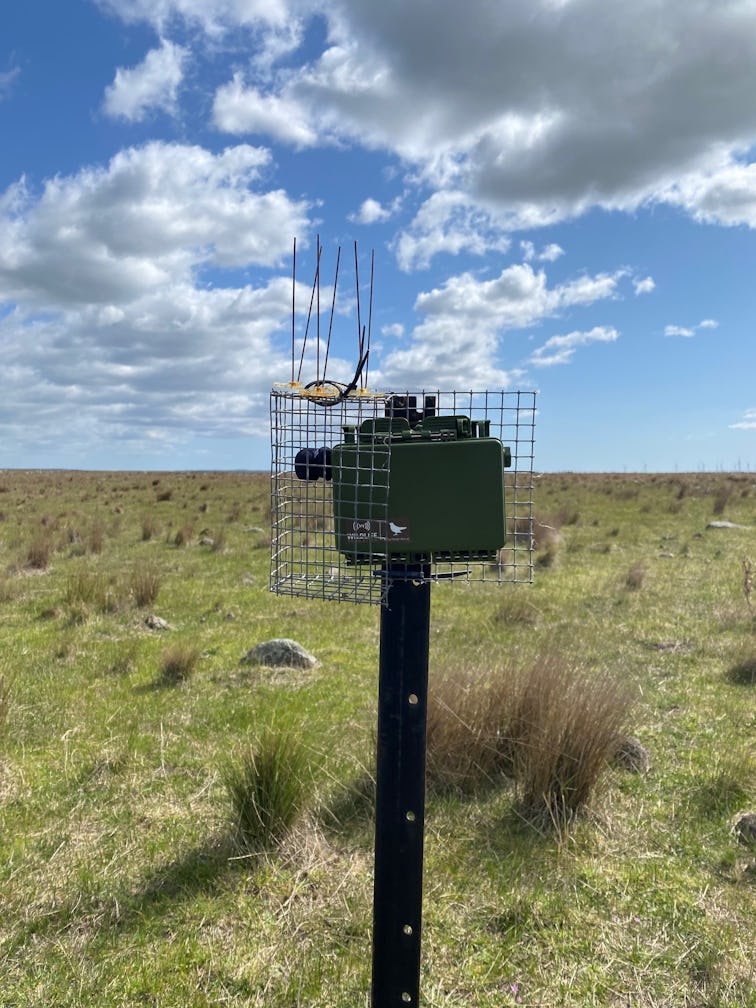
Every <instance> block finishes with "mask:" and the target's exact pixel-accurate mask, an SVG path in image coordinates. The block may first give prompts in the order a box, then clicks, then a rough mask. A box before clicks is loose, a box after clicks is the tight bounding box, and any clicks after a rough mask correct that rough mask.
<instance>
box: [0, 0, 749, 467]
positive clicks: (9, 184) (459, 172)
mask: <svg viewBox="0 0 756 1008" xmlns="http://www.w3.org/2000/svg"><path fill="white" fill-rule="evenodd" d="M755 94H756V0H698V2H696V3H691V2H690V0H636V2H635V3H634V4H626V3H619V2H618V0H610V2H607V0H507V2H506V3H505V2H501V3H491V2H489V0H470V2H468V3H465V4H457V3H445V4H444V3H439V2H438V0H434V2H430V0H413V2H411V3H407V0H402V2H398V0H382V2H381V3H380V4H376V3H375V2H374V0H370V2H368V0H67V2H65V3H61V2H60V0H27V2H26V3H24V4H20V3H19V4H17V3H14V4H4V5H2V7H0V136H2V138H3V141H2V146H1V147H0V350H1V352H0V382H1V385H0V388H2V395H0V467H4V468H8V467H19V468H34V467H63V468H105V469H215V468H219V469H223V468H265V467H267V464H268V457H269V455H268V449H267V406H268V392H269V390H270V387H271V384H272V383H273V382H276V381H280V380H287V379H288V378H289V376H290V363H289V362H290V342H289V341H290V332H291V318H290V311H291V250H292V242H293V239H294V237H296V239H297V248H298V281H299V285H298V291H297V302H298V305H299V306H300V308H301V309H304V308H306V305H307V301H308V299H309V293H310V285H311V283H312V279H313V275H314V267H315V248H316V235H317V234H320V238H321V243H322V245H323V253H322V260H321V263H322V268H321V278H322V289H321V303H322V305H323V306H324V317H323V321H322V331H323V332H325V331H326V329H327V326H328V311H329V310H330V284H331V283H332V279H333V274H334V268H335V261H336V251H337V248H338V247H339V246H341V247H342V268H341V276H340V282H339V285H338V292H337V300H336V316H335V322H334V328H333V344H332V347H331V357H330V358H329V361H330V362H329V376H330V377H332V378H334V379H339V378H345V377H348V376H349V375H350V374H351V370H353V368H354V364H355V358H356V343H357V340H356V333H357V324H356V314H355V300H356V299H355V286H354V267H353V257H354V251H353V248H354V242H355V241H356V242H357V243H358V249H359V257H360V279H361V298H362V305H363V321H364V315H365V305H366V303H367V296H368V292H367V281H368V279H369V271H370V254H371V250H374V251H375V289H374V301H373V318H372V334H371V335H372V351H371V360H370V384H371V385H373V386H374V387H378V388H385V389H392V390H406V389H408V388H409V389H410V390H412V389H414V388H418V389H419V388H422V387H434V388H441V389H455V388H456V389H464V390H467V389H485V388H494V389H495V388H501V387H503V388H508V389H514V388H522V389H533V388H535V389H537V390H538V391H539V414H538V419H537V425H536V438H537V441H536V467H537V468H538V469H542V470H560V469H570V470H618V471H623V470H628V471H643V470H647V471H676V470H677V471H684V470H700V469H707V470H716V469H725V470H729V469H737V468H739V469H743V470H748V469H751V470H752V469H756V388H755V385H754V376H756V340H754V336H753V319H754V305H755V304H756V298H755V297H754V269H755V267H756V254H755V253H756V230H755V229H756V102H754V99H753V96H754V95H755ZM303 327H304V320H303V318H302V316H301V314H300V316H299V318H298V321H297V339H300V338H301V334H302V332H303ZM312 348H313V343H312V341H310V343H309V349H308V353H307V355H306V360H305V365H304V370H305V373H303V375H302V378H303V380H310V379H312V378H314V377H315V360H314V358H313V356H312V354H311V351H312ZM297 352H298V351H297ZM350 369H351V370H350Z"/></svg>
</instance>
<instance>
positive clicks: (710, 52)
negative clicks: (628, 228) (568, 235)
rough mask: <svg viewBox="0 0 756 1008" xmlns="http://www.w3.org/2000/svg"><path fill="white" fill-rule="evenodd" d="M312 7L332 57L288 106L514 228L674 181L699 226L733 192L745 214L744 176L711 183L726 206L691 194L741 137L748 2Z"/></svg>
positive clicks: (754, 112)
mask: <svg viewBox="0 0 756 1008" xmlns="http://www.w3.org/2000/svg"><path fill="white" fill-rule="evenodd" d="M324 11H325V13H326V16H328V17H329V20H330V41H331V45H330V46H329V47H328V48H327V50H326V51H325V52H324V53H323V54H322V56H321V57H320V58H319V59H318V60H317V61H315V62H314V63H313V64H311V65H310V66H308V67H305V68H303V69H302V72H301V74H300V75H299V76H298V78H297V79H291V80H290V81H289V82H288V83H287V85H286V86H287V89H288V90H289V91H290V93H291V94H292V95H296V97H297V99H298V100H300V101H303V102H306V103H307V104H308V107H309V108H310V109H311V110H314V111H315V112H317V110H318V109H320V115H321V118H322V119H323V120H326V119H327V120H328V121H329V122H333V121H337V122H338V123H339V124H340V128H341V131H342V133H343V134H344V135H350V136H352V137H354V138H357V139H358V140H360V141H361V142H363V143H365V144H367V145H369V146H383V147H386V148H388V149H391V150H393V151H395V152H397V153H398V154H400V155H401V156H402V157H404V158H406V159H407V160H409V161H411V162H413V163H415V164H417V165H418V166H420V167H421V169H422V170H423V172H424V173H425V175H426V178H427V179H428V180H429V181H431V182H432V183H433V184H435V185H437V186H438V187H439V188H449V187H450V185H451V184H456V188H458V189H464V190H465V191H466V192H467V193H468V194H469V195H470V196H471V197H473V198H475V199H477V200H479V201H481V202H484V203H487V204H489V205H495V206H496V207H498V208H499V209H501V210H503V211H505V212H507V213H508V214H509V215H510V218H511V220H512V221H513V223H517V222H519V223H521V224H526V222H528V221H537V222H545V221H547V220H553V219H559V218H563V217H565V216H569V215H572V214H576V213H580V212H582V211H583V210H584V209H586V208H587V207H589V206H593V205H601V206H605V207H612V208H626V209H629V208H632V207H636V206H638V205H639V204H640V203H642V202H643V201H646V200H653V199H666V198H668V197H669V196H670V195H672V194H671V193H670V190H669V186H670V183H671V180H673V179H675V178H678V177H680V176H681V175H683V174H686V173H687V174H688V176H689V179H690V181H689V184H688V189H689V190H690V191H691V193H692V195H691V196H690V200H691V201H693V200H695V202H696V203H697V205H698V206H699V207H700V211H699V212H701V213H710V214H712V215H714V216H716V217H717V218H718V219H719V218H722V217H724V216H726V215H727V213H728V212H729V213H731V214H732V215H733V216H738V217H740V216H741V215H742V212H743V211H742V205H741V204H742V201H743V198H744V197H743V194H741V195H740V196H738V194H737V192H736V190H737V189H738V187H742V186H743V185H745V190H746V193H745V199H746V201H750V194H751V192H752V191H753V190H752V180H751V173H752V172H753V170H754V169H753V167H752V166H749V167H748V169H747V170H746V169H745V168H741V169H740V170H739V171H738V172H737V173H736V175H737V176H738V177H737V178H736V177H734V176H727V177H722V176H719V177H718V183H719V185H720V187H724V188H726V189H727V190H728V191H727V192H724V191H723V190H722V189H721V188H720V191H719V192H713V191H712V188H711V185H709V186H708V187H706V186H704V188H705V189H707V190H708V199H707V192H698V193H695V192H694V191H695V187H696V185H697V184H700V180H701V179H703V178H705V177H707V173H708V172H710V171H711V170H712V168H713V167H714V166H715V164H720V165H721V164H722V157H723V153H725V154H726V153H727V152H732V151H735V150H737V149H746V148H747V147H748V146H749V145H750V144H751V143H752V142H753V139H754V134H756V108H755V107H754V104H753V101H752V94H753V93H754V90H756V32H754V31H753V24H754V16H755V15H756V4H754V2H753V0H743V2H741V3H738V4H733V3H721V2H719V0H702V3H699V4H696V5H690V4H685V3H668V2H665V0H641V2H640V3H639V4H634V5H625V6H619V7H618V6H616V5H607V4H605V3H603V2H602V0H584V2H581V3H580V4H560V5H555V4H553V3H552V2H546V0H515V2H513V3H509V4H507V5H505V6H504V5H495V4H486V5H476V6H475V7H474V8H473V11H472V12H471V10H470V9H469V8H464V7H458V6H455V5H445V6H442V7H439V6H438V5H437V4H431V3H430V0H425V2H420V3H415V4H412V5H410V6H409V7H408V6H407V5H406V4H405V3H403V2H401V0H386V2H384V3H382V4H379V5H377V4H374V3H372V2H368V0H349V3H346V0H343V2H340V3H333V4H329V5H328V6H327V8H324ZM650 23H653V26H654V30H653V31H650V30H649V24H650ZM471 52H474V53H475V73H470V55H469V54H470V53H471ZM609 82H611V84H609ZM725 161H726V159H725ZM730 170H731V169H730ZM745 175H747V176H748V177H747V179H746V178H744V176H745ZM697 180H698V182H697ZM708 201H711V203H712V205H711V206H708V207H707V203H708ZM728 205H729V206H730V207H731V209H730V210H729V211H728ZM749 205H750V203H749ZM748 212H750V210H749V211H748Z"/></svg>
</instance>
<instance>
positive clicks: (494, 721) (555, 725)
mask: <svg viewBox="0 0 756 1008" xmlns="http://www.w3.org/2000/svg"><path fill="white" fill-rule="evenodd" d="M630 710H631V694H630V691H629V689H628V688H627V687H626V686H624V685H622V684H621V683H620V682H619V681H618V680H617V679H616V678H615V677H614V676H611V675H609V674H604V675H593V674H590V673H589V672H588V671H587V670H586V669H585V668H583V667H582V666H580V665H579V664H577V663H572V662H569V661H566V660H564V659H563V658H560V657H556V656H554V655H548V654H547V655H541V656H539V657H537V658H536V659H535V660H534V661H532V662H531V663H530V664H526V665H515V664H513V663H512V664H508V665H505V666H500V667H498V668H495V669H486V668H484V667H482V666H478V667H473V668H468V669H466V670H459V669H454V670H444V671H442V672H441V674H440V675H439V676H438V678H437V680H436V681H434V682H433V685H432V689H431V690H430V692H429V701H428V722H427V754H428V776H429V780H430V781H431V782H432V783H435V784H436V785H440V786H442V787H453V788H457V789H459V790H463V791H464V790H470V789H474V788H475V787H478V786H479V785H481V784H482V783H485V782H491V781H493V780H495V779H496V777H497V775H501V774H505V775H507V776H509V777H511V778H513V780H514V783H515V789H516V793H517V797H518V804H519V808H520V810H521V811H522V814H523V815H524V816H525V817H526V818H527V819H528V820H529V821H532V822H533V823H534V824H535V825H536V827H537V828H539V829H556V830H557V831H559V830H561V829H563V828H565V827H566V826H567V825H568V824H569V823H570V822H571V821H572V820H573V819H574V818H575V816H576V815H577V814H578V813H579V812H580V810H581V809H582V808H584V807H585V806H586V805H587V804H588V803H589V801H590V799H591V797H592V796H593V794H594V793H595V791H596V789H597V786H598V784H599V781H600V779H601V776H602V774H603V772H604V770H605V769H606V768H607V767H608V766H609V765H610V763H611V760H612V758H613V757H614V754H615V752H616V749H617V740H618V738H620V737H623V736H624V734H626V731H625V729H626V723H627V720H628V717H629V713H630Z"/></svg>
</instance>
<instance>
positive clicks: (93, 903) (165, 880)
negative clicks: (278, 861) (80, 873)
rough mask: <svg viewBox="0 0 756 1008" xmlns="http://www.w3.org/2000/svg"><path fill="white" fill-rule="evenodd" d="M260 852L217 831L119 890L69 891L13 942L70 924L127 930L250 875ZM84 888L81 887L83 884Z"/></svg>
mask: <svg viewBox="0 0 756 1008" xmlns="http://www.w3.org/2000/svg"><path fill="white" fill-rule="evenodd" d="M260 857H261V852H253V853H249V854H245V853H243V852H242V851H240V849H239V845H238V843H237V841H236V837H235V835H234V834H233V833H230V832H229V833H219V834H216V835H214V836H210V837H208V838H207V839H206V840H205V841H203V842H202V843H199V844H197V845H196V846H195V847H192V848H190V849H189V850H187V851H185V852H184V853H182V854H181V855H180V856H178V857H177V858H175V859H174V860H172V861H167V862H165V863H163V864H160V865H157V866H155V867H154V868H153V869H152V871H150V872H148V873H147V874H146V875H145V877H144V878H143V879H142V881H141V883H137V885H136V886H131V887H128V888H125V889H123V890H121V891H115V892H114V891H112V890H111V891H109V892H108V893H107V895H106V894H104V893H103V892H101V891H100V892H97V891H92V890H91V889H90V891H89V892H84V891H74V892H71V893H70V895H67V896H66V897H65V898H64V899H63V900H61V901H60V902H59V903H58V904H57V905H56V906H55V908H54V909H53V910H52V911H50V910H49V909H48V910H46V911H45V912H43V913H41V914H39V915H37V916H35V917H33V918H30V919H29V920H28V922H27V923H26V925H25V926H24V927H23V928H22V929H19V931H18V932H17V939H16V942H15V943H14V944H15V946H16V948H19V949H20V948H22V947H23V946H24V945H26V944H27V943H28V942H29V940H32V939H34V940H39V939H40V938H44V937H47V936H50V935H55V934H61V933H63V932H66V931H70V930H71V929H79V928H81V929H82V930H83V931H88V930H92V931H95V932H96V933H97V934H98V935H99V936H103V935H104V934H106V933H107V932H110V933H112V932H119V931H128V930H129V929H131V928H139V927H143V926H144V925H145V922H146V921H149V920H150V919H151V918H159V917H160V916H162V915H163V914H165V913H169V912H170V911H171V910H172V909H173V908H175V907H176V906H178V905H180V904H182V903H185V902H188V901H190V900H192V899H194V898H196V897H197V896H201V895H212V894H213V893H217V892H220V891H221V890H222V889H223V888H224V887H228V886H233V885H234V884H236V882H237V881H238V880H239V879H240V878H242V877H243V878H246V879H249V877H250V876H254V874H255V872H256V870H257V868H258V867H259V865H260V863H261V862H260ZM83 888H84V887H82V889H83Z"/></svg>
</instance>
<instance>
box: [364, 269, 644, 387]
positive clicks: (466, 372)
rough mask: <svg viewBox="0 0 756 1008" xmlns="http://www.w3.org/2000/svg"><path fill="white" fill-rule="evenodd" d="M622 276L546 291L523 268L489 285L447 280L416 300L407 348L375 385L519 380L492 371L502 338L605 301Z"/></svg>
mask: <svg viewBox="0 0 756 1008" xmlns="http://www.w3.org/2000/svg"><path fill="white" fill-rule="evenodd" d="M622 276H624V273H617V274H615V275H613V276H608V275H605V274H599V275H597V276H596V277H579V278H577V279H576V280H572V281H569V282H567V283H565V284H561V285H558V286H556V287H549V286H548V283H547V280H546V274H545V273H544V272H543V271H539V272H536V271H535V270H534V269H533V267H532V266H531V265H530V264H529V263H522V264H516V265H513V266H509V267H507V268H506V269H504V270H502V272H501V273H500V274H499V276H497V277H495V278H494V279H492V280H480V279H477V278H476V277H474V276H473V275H472V274H470V273H463V274H461V275H459V276H455V277H451V278H450V279H449V280H447V281H446V283H445V284H444V285H443V286H442V287H439V288H435V289H434V290H431V291H427V292H425V293H422V294H420V295H418V297H417V300H416V302H415V309H416V310H417V311H418V312H419V313H420V314H422V315H423V316H424V319H423V321H422V322H421V323H420V324H419V325H418V326H417V327H416V328H415V329H414V331H413V332H412V334H411V344H410V346H409V347H406V348H403V349H401V350H394V351H393V352H390V353H389V354H387V356H386V357H385V359H384V360H383V362H382V365H381V377H382V378H383V379H384V380H385V381H386V382H387V383H388V384H389V385H391V386H393V387H402V386H404V387H406V386H407V385H408V384H417V383H420V384H423V383H429V384H433V383H436V384H440V385H443V384H444V383H451V385H449V387H456V388H458V387H461V386H465V387H478V388H481V387H482V388H486V387H490V386H491V384H504V385H507V384H509V383H510V382H511V381H514V380H515V378H516V377H517V376H518V375H521V373H522V372H520V371H502V370H501V368H500V366H499V365H498V363H497V360H498V355H499V352H500V348H499V344H500V337H501V335H502V333H504V332H505V331H507V330H511V329H522V328H526V327H528V326H532V325H534V324H535V323H537V322H539V321H541V320H542V319H544V318H548V317H553V316H555V315H558V314H560V313H561V312H562V311H563V310H565V309H566V308H569V307H574V306H577V305H589V304H592V303H593V302H595V301H596V300H598V299H600V298H610V297H612V296H613V295H614V293H615V291H616V288H617V284H618V282H619V280H620V278H621V277H622ZM613 332H615V330H610V329H608V328H597V329H595V330H593V331H592V333H593V335H592V336H591V334H583V335H584V338H585V341H586V342H588V341H590V339H592V340H594V341H595V340H600V339H602V338H603V339H604V341H606V340H609V339H611V338H616V335H615V336H614V337H611V336H610V335H609V334H610V333H613ZM602 334H603V335H602ZM589 337H590V339H589ZM555 346H556V345H555Z"/></svg>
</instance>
